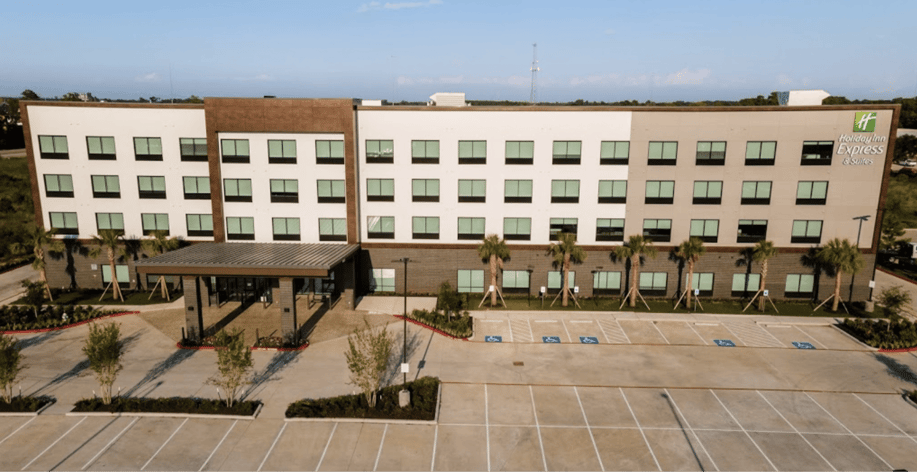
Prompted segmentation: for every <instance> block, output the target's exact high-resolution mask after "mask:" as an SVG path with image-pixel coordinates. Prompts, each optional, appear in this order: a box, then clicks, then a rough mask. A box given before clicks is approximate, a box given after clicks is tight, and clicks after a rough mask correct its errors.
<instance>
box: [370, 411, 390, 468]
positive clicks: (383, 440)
mask: <svg viewBox="0 0 917 472" xmlns="http://www.w3.org/2000/svg"><path fill="white" fill-rule="evenodd" d="M387 432H388V423H385V429H383V430H382V439H380V440H379V452H377V453H376V463H375V464H373V472H376V469H377V468H379V458H380V457H382V445H383V444H385V433H387Z"/></svg>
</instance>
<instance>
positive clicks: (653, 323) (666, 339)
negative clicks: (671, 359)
mask: <svg viewBox="0 0 917 472" xmlns="http://www.w3.org/2000/svg"><path fill="white" fill-rule="evenodd" d="M649 323H650V324H651V325H653V327H654V328H656V331H659V335H660V336H662V339H664V340H665V343H666V344H672V343H670V342H669V339H668V338H666V337H665V335H664V334H662V330H661V329H659V326H657V325H656V322H655V321H650V322H649Z"/></svg>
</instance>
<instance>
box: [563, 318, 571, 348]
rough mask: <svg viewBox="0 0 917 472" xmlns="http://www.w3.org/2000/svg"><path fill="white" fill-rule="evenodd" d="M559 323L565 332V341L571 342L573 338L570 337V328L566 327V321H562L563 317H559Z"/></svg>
mask: <svg viewBox="0 0 917 472" xmlns="http://www.w3.org/2000/svg"><path fill="white" fill-rule="evenodd" d="M560 324H562V325H564V332H565V333H567V341H569V342H571V343H572V342H573V338H571V337H570V330H568V329H567V323H564V319H563V318H561V319H560Z"/></svg>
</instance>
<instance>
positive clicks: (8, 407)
mask: <svg viewBox="0 0 917 472" xmlns="http://www.w3.org/2000/svg"><path fill="white" fill-rule="evenodd" d="M51 403H54V399H52V398H51V397H13V401H11V402H10V403H7V402H5V401H3V400H2V399H0V413H35V412H36V411H38V410H41V409H42V408H44V407H45V406H47V405H50V404H51Z"/></svg>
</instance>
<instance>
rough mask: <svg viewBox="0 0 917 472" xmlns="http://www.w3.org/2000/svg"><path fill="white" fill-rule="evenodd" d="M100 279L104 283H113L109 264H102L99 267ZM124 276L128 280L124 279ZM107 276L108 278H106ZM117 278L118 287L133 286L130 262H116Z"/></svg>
mask: <svg viewBox="0 0 917 472" xmlns="http://www.w3.org/2000/svg"><path fill="white" fill-rule="evenodd" d="M99 274H100V275H99V280H101V281H102V283H103V284H106V285H107V284H110V283H111V266H110V265H108V264H100V267H99ZM122 276H123V277H124V278H125V279H127V280H122ZM106 277H107V278H108V280H106ZM115 278H116V279H118V287H120V288H125V289H126V288H129V287H130V286H131V274H130V266H129V265H128V264H115Z"/></svg>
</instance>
